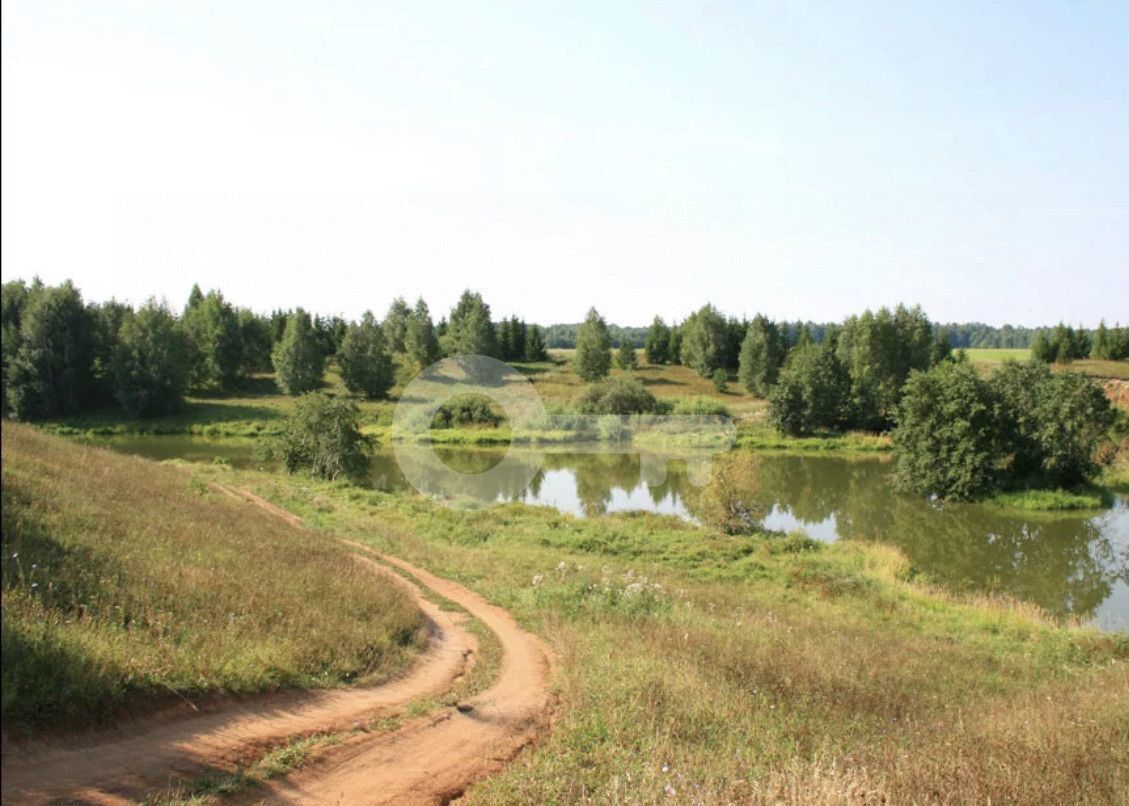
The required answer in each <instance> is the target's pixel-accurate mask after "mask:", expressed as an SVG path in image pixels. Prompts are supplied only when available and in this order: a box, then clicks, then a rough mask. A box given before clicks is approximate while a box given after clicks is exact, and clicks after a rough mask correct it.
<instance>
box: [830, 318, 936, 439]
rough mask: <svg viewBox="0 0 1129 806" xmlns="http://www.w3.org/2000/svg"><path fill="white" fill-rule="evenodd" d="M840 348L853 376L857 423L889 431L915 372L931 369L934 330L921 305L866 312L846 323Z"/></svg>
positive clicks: (852, 387) (852, 386)
mask: <svg viewBox="0 0 1129 806" xmlns="http://www.w3.org/2000/svg"><path fill="white" fill-rule="evenodd" d="M836 349H837V351H838V355H839V359H840V360H841V361H842V362H843V364H844V365H845V366H846V367H847V371H848V373H849V374H850V378H851V404H852V410H853V415H852V416H853V418H854V422H855V424H856V425H859V426H861V427H863V428H870V429H876V430H877V429H883V428H887V427H888V426H890V425H891V424H892V423H893V421H894V416H895V413H896V412H897V407H898V401H899V399H900V397H901V391H902V386H903V385H904V384H905V381H906V378H908V377H909V374H910V372H911V371H913V370H915V369H927V368H928V367H929V364H930V359H931V357H932V355H933V326H932V324H931V323H930V322H929V319H928V317H926V316H925V314H924V312H922V310H921V308H919V307H915V308H906V307H905V306H904V305H899V306H898V307H897V308H895V309H894V311H892V312H891V311H890V310H889V309H887V308H881V309H879V310H878V312H877V313H872V312H871V311H866V312H864V313H863V314H862V315H861V316H853V317H851V318H850V319H848V320H847V321H846V322H845V323H844V324H843V327H842V330H841V331H840V332H839V335H838V345H837V348H836Z"/></svg>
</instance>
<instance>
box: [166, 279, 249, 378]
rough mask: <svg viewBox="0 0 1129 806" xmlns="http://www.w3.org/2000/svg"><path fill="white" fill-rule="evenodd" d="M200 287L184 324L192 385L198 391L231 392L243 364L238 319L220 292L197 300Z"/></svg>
mask: <svg viewBox="0 0 1129 806" xmlns="http://www.w3.org/2000/svg"><path fill="white" fill-rule="evenodd" d="M199 290H200V289H199V287H198V286H193V296H192V297H191V298H190V299H189V304H188V306H187V307H186V308H185V311H184V318H183V319H182V320H181V324H182V326H183V327H184V332H185V335H186V336H187V337H188V345H189V350H190V354H189V357H190V360H191V374H190V378H189V380H190V383H191V384H192V385H193V386H195V387H196V388H198V389H231V388H233V387H234V386H235V385H236V384H237V383H238V381H239V378H240V366H241V364H242V363H243V344H242V341H241V340H240V333H239V317H238V316H237V315H236V313H235V309H234V308H232V307H231V305H229V304H228V303H227V302H226V301H225V300H224V298H223V294H221V293H220V292H219V291H209V292H208V293H207V295H205V296H203V297H202V298H200V297H197V292H199Z"/></svg>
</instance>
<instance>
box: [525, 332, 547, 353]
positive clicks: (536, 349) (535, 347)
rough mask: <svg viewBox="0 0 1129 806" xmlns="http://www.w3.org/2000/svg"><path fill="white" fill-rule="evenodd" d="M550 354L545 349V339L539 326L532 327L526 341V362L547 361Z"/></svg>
mask: <svg viewBox="0 0 1129 806" xmlns="http://www.w3.org/2000/svg"><path fill="white" fill-rule="evenodd" d="M548 359H549V353H548V351H547V350H546V349H545V338H544V336H543V335H542V334H541V328H540V326H538V325H530V326H529V330H528V332H527V335H526V339H525V360H526V361H547V360H548Z"/></svg>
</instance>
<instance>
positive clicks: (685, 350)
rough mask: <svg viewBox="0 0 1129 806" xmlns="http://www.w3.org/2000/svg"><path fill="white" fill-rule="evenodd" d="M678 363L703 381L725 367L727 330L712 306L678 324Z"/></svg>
mask: <svg viewBox="0 0 1129 806" xmlns="http://www.w3.org/2000/svg"><path fill="white" fill-rule="evenodd" d="M681 334H682V351H681V359H682V363H683V364H685V365H686V366H688V367H690V368H691V369H693V370H694V371H695V372H697V373H698V374H699V375H701V376H702V377H703V378H708V377H710V375H711V374H712V373H713V371H714V370H715V369H717V368H718V367H720V366H724V365H725V356H726V348H727V344H728V330H727V324H726V321H725V317H723V316H722V315H721V313H720V312H719V311H718V310H717V308H715V307H714V306H712V305H703V306H702V307H701V308H699V309H698V310H697V311H695V312H694V313H692V314H690V316H689V318H687V320H686V321H685V322H684V323H683V324H682V328H681Z"/></svg>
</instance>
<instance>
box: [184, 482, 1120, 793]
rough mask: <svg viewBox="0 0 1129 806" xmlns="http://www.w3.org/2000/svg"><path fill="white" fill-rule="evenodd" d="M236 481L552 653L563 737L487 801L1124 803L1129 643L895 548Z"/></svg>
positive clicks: (556, 730)
mask: <svg viewBox="0 0 1129 806" xmlns="http://www.w3.org/2000/svg"><path fill="white" fill-rule="evenodd" d="M206 472H209V473H219V472H222V471H220V470H217V469H211V468H209V469H207V471H206ZM237 478H239V479H240V480H241V481H242V482H243V483H244V484H246V485H248V486H251V487H253V488H254V489H255V490H256V491H257V492H259V493H261V494H264V495H265V496H267V497H268V498H270V499H271V500H273V501H275V502H276V503H279V504H281V505H283V506H285V507H287V508H288V509H290V510H292V511H294V512H296V513H298V514H300V515H301V516H303V517H304V518H306V519H307V521H308V522H309V523H311V524H312V525H315V526H318V527H320V528H324V529H327V530H329V531H331V532H334V533H338V534H342V535H345V536H348V537H350V538H352V539H357V540H361V541H366V542H368V543H369V544H371V545H373V546H374V547H376V548H378V549H379V550H382V551H389V552H393V553H395V554H397V555H399V556H402V557H404V558H406V559H408V560H410V561H412V562H415V563H418V564H421V565H423V566H425V567H427V568H429V570H431V571H433V572H435V573H438V574H440V575H443V576H447V577H450V578H453V579H457V580H459V581H461V582H463V583H464V584H466V585H468V586H470V587H471V588H474V589H476V590H478V591H479V592H481V593H482V594H483V595H485V596H486V597H487V598H488V599H490V600H491V601H493V602H495V603H496V604H498V605H500V606H503V607H506V608H508V609H510V610H511V611H512V612H513V613H514V614H515V616H516V617H517V618H518V620H519V621H520V622H521V623H522V624H523V625H525V626H526V627H527V628H529V629H532V630H535V631H536V632H538V633H540V634H541V635H542V636H544V637H545V639H546V640H547V641H548V642H549V643H550V644H551V645H552V647H553V649H554V651H555V653H556V658H557V663H556V666H557V669H558V673H557V678H556V680H555V682H554V687H555V690H556V691H557V693H558V695H559V697H560V706H559V710H558V712H557V716H556V719H555V721H554V724H553V729H552V731H551V732H550V733H549V735H548V736H547V737H546V738H545V739H544V740H543V741H541V742H539V743H538V744H537V746H536V747H535V748H533V749H532V751H530V752H528V753H526V754H523V755H522V756H521V757H519V758H518V759H517V760H516V761H515V762H514V763H513V764H512V765H511V766H510V767H508V768H507V769H506V770H504V771H503V772H502V773H501V774H499V775H498V776H496V777H494V778H491V779H488V780H486V781H485V782H483V783H482V784H480V785H479V786H477V787H475V788H473V789H472V790H471V791H470V792H469V793H468V796H469V802H471V803H524V802H558V803H568V802H584V801H600V802H626V801H630V802H648V803H649V802H657V801H660V800H667V799H668V798H671V799H674V800H679V799H683V800H686V801H697V802H706V803H712V802H758V801H765V802H778V801H780V800H784V801H793V802H805V803H808V802H817V803H818V802H836V803H841V802H848V801H850V802H856V801H857V802H880V800H881V799H883V798H884V799H885V802H910V801H915V800H921V799H926V800H928V799H930V798H931V797H932V796H930V795H928V793H945V796H946V797H948V798H950V799H951V800H952V801H953V802H988V801H989V800H990V801H992V802H1055V803H1066V802H1098V803H1101V802H1109V803H1116V802H1118V799H1119V798H1120V797H1121V794H1122V793H1123V792H1124V791H1125V789H1126V787H1127V786H1129V735H1127V734H1126V732H1125V731H1124V725H1125V724H1129V671H1127V670H1129V638H1126V637H1125V636H1118V635H1103V634H1100V633H1097V632H1095V631H1092V630H1089V629H1077V628H1063V627H1061V626H1058V625H1056V624H1054V623H1053V622H1052V621H1051V620H1049V619H1048V618H1046V617H1044V616H1043V615H1041V614H1040V613H1039V612H1038V611H1037V610H1036V609H1034V608H1032V607H1030V606H1026V605H1022V604H1018V603H1015V602H1012V601H1008V600H998V599H992V598H988V597H975V596H958V595H956V594H952V593H948V592H945V591H943V590H941V589H938V588H934V587H930V586H928V585H925V584H922V583H919V582H918V581H915V576H916V575H915V571H914V569H913V568H912V567H910V566H909V564H908V563H907V562H906V560H905V558H904V557H903V556H902V555H901V554H900V553H899V552H897V551H896V550H895V549H892V548H890V547H888V546H884V545H871V544H858V543H851V542H844V543H837V544H831V545H826V544H821V543H818V542H815V541H810V540H806V539H801V538H798V537H791V538H781V537H771V536H767V535H752V536H744V537H726V536H724V535H721V534H719V533H716V532H713V531H711V530H709V529H706V528H703V527H700V526H696V525H693V524H688V523H684V522H681V521H679V520H677V519H673V518H667V517H661V516H655V515H646V514H618V515H612V516H606V517H602V518H597V519H591V520H581V519H577V518H573V517H570V516H567V515H562V514H559V513H557V512H556V511H553V510H550V509H547V508H536V507H527V506H522V505H516V504H515V505H506V506H501V507H497V508H493V509H490V510H486V511H483V512H467V511H455V510H451V509H447V508H444V507H442V506H439V505H437V504H434V503H431V502H429V501H427V500H424V499H422V498H416V497H399V496H393V495H388V494H384V493H380V492H375V491H371V490H363V489H358V488H344V487H340V486H334V485H328V484H313V483H310V482H307V481H305V480H298V479H292V478H286V477H280V476H274V475H270V474H262V473H240V474H237ZM671 790H673V793H672V791H671Z"/></svg>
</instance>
